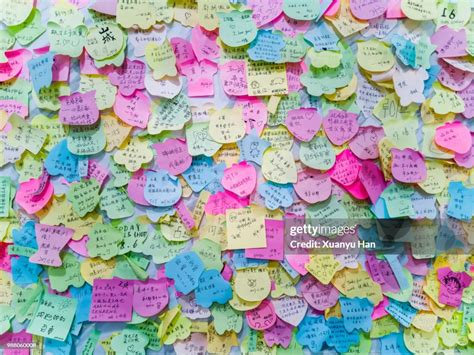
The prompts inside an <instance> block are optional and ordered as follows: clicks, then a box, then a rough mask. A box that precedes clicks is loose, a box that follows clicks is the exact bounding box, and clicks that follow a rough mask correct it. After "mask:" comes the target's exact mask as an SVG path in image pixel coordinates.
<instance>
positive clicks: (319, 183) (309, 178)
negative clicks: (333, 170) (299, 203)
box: [293, 168, 332, 203]
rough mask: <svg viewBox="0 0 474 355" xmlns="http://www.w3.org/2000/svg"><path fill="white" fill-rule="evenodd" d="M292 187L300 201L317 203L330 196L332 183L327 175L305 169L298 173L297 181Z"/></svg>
mask: <svg viewBox="0 0 474 355" xmlns="http://www.w3.org/2000/svg"><path fill="white" fill-rule="evenodd" d="M293 187H294V189H295V192H296V194H297V195H298V196H299V197H300V198H301V199H302V200H304V201H306V202H308V203H317V202H321V201H325V200H327V199H328V198H329V196H331V189H332V183H331V179H330V177H329V175H327V174H324V173H320V172H319V171H317V170H313V169H309V168H306V169H304V170H301V171H300V172H298V181H297V182H296V183H295V184H293Z"/></svg>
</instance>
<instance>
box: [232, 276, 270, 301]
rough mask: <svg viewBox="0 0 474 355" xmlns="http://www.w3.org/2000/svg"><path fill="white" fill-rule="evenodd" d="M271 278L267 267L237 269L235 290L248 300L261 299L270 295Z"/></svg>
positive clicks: (238, 294)
mask: <svg viewBox="0 0 474 355" xmlns="http://www.w3.org/2000/svg"><path fill="white" fill-rule="evenodd" d="M270 289H271V280H270V276H269V275H268V271H267V268H266V267H251V268H246V269H239V270H237V271H236V276H235V279H234V292H235V293H236V294H237V296H239V297H240V298H242V299H244V300H246V301H251V302H252V301H261V300H263V299H264V298H266V297H267V296H268V294H269V293H270Z"/></svg>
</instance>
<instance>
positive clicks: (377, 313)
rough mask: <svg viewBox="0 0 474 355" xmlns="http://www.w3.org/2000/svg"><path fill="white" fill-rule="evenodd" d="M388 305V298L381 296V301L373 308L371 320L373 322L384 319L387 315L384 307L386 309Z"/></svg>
mask: <svg viewBox="0 0 474 355" xmlns="http://www.w3.org/2000/svg"><path fill="white" fill-rule="evenodd" d="M388 305H389V302H388V297H387V296H383V299H382V301H380V303H379V304H378V305H376V306H375V307H374V310H373V311H372V319H373V320H375V319H379V318H382V317H385V316H386V315H387V314H388V312H387V311H386V310H385V307H387V306H388Z"/></svg>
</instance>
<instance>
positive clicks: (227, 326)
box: [211, 303, 244, 335]
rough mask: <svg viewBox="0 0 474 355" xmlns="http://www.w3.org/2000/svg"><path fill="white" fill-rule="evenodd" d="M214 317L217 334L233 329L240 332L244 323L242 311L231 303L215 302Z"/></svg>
mask: <svg viewBox="0 0 474 355" xmlns="http://www.w3.org/2000/svg"><path fill="white" fill-rule="evenodd" d="M211 313H212V317H213V318H214V327H215V329H216V332H217V334H219V335H222V334H224V333H225V332H226V331H228V330H231V331H233V332H235V333H240V331H241V330H242V325H243V321H244V320H243V317H242V312H239V311H236V310H235V309H233V308H232V307H231V306H230V304H229V303H226V304H217V303H214V304H213V305H212V307H211Z"/></svg>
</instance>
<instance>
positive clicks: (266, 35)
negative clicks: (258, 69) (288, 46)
mask: <svg viewBox="0 0 474 355" xmlns="http://www.w3.org/2000/svg"><path fill="white" fill-rule="evenodd" d="M284 47H285V41H284V40H283V37H282V35H281V34H280V33H277V32H275V33H272V31H270V30H260V31H258V33H257V37H256V38H255V39H254V40H253V41H252V43H250V47H249V49H248V50H247V53H248V55H249V57H250V59H252V60H263V61H265V62H271V63H274V62H279V61H281V50H282V49H283V48H284Z"/></svg>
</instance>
